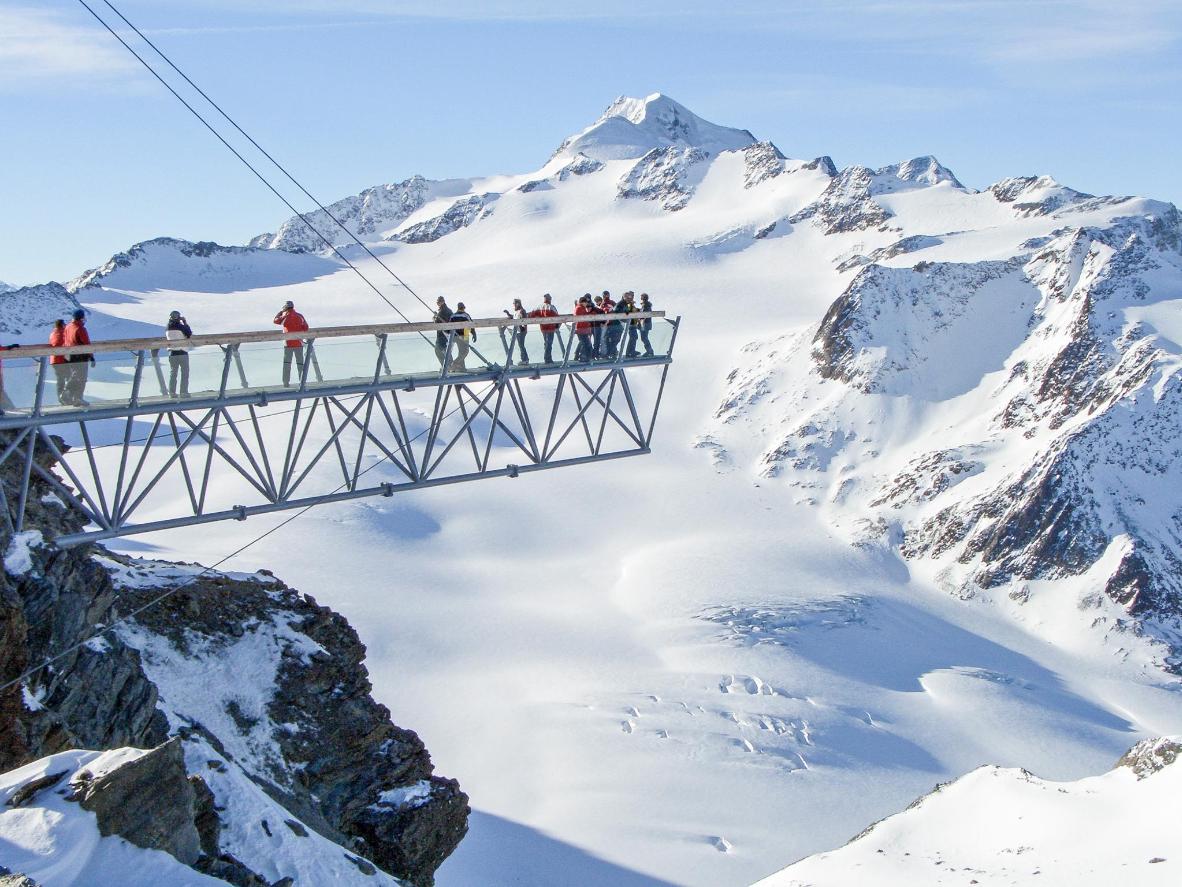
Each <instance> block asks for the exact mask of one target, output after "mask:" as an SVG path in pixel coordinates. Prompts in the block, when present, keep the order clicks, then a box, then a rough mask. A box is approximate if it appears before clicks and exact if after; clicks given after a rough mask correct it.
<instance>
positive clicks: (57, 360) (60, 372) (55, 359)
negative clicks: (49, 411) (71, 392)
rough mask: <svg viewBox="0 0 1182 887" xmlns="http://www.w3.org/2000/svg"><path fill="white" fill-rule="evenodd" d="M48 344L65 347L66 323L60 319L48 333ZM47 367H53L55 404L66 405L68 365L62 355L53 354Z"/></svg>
mask: <svg viewBox="0 0 1182 887" xmlns="http://www.w3.org/2000/svg"><path fill="white" fill-rule="evenodd" d="M49 344H50V346H51V347H53V348H64V347H65V346H66V322H65V321H64V320H62V319H61V318H60V317H59V318H58V319H57V320H55V321H54V322H53V329H51V330H50V331H49ZM49 365H50V366H51V367H53V375H54V381H55V382H56V383H57V402H58V403H60V404H65V403H66V382H67V381H69V378H70V364H69V363H68V362H67V361H66V356H65V355H64V354H55V355H53V356H52V357H50V358H49Z"/></svg>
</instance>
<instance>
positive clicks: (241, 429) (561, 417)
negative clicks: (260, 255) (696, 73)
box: [0, 312, 680, 544]
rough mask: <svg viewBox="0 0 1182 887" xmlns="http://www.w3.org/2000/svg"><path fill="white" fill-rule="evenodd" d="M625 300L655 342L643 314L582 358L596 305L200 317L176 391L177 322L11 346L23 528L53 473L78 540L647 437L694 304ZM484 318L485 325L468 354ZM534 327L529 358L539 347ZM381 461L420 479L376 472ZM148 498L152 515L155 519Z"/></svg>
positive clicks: (11, 426)
mask: <svg viewBox="0 0 1182 887" xmlns="http://www.w3.org/2000/svg"><path fill="white" fill-rule="evenodd" d="M608 317H610V316H608ZM608 317H605V318H603V319H604V322H605V323H606V322H615V323H623V324H626V323H628V322H629V321H643V320H645V319H650V320H651V322H652V330H651V332H649V334H648V338H649V341H650V343H651V345H652V353H651V354H644V353H643V344H642V342H641V341H640V339H639V336H637V340H636V347H637V351H638V354H637V356H635V357H630V356H628V355H627V354H626V353H625V351H626V348H627V345H628V342H629V338H630V337H629V335H628V331H627V329H626V328H625V329H623V330H622V332H623V334H622V336H621V339H620V344H619V351H618V353H617V356H616V357H615V358H614V359H610V360H609V359H603V360H591V361H584V362H578V361H576V360H575V356H576V353H577V346H578V343H577V339H576V336H575V335H574V326H575V324H576V323H586V322H587V318H586V317H577V318H576V317H575V316H573V315H563V316H559V317H551V318H528V319H524V320H516V319H508V318H489V319H477V320H472V321H468V322H462V323H446V324H434V323H418V324H386V325H370V326H354V327H327V328H318V329H311V330H308V331H306V332H302V333H295V334H289V333H285V332H283V331H281V330H267V331H258V332H246V333H230V334H220V335H219V334H214V335H200V336H193V337H192V338H191V339H188V340H185V341H184V343H183V344H184V346H185V347H186V348H188V349H189V352H188V353H189V357H188V363H189V367H190V380H189V396H188V397H182V396H180V395H181V392H180V391H179V385H178V391H177V394H176V396H173V395H171V394H170V393H169V386H168V377H169V372H170V367H169V358H168V352H169V350H170V349H172V348H175V347H177V345H178V343H177V342H169V341H166V340H163V339H128V340H118V341H104V342H95V343H93V344H91V345H89V346H82V347H79V348H73V349H69V348H50V347H48V346H31V347H27V348H21V349H19V350H15V351H7V352H3V358H2V369H3V383H4V393H5V395H6V396H7V398H8V399H9V401H10V403H9V404H8V408H7V409H5V410H4V412H3V413H2V414H0V465H2V464H3V463H4V462H6V461H8V460H10V459H14V458H15V459H21V460H22V462H23V466H22V467H23V471H22V472H20V476H21V477H22V479H23V482H22V483H20V484H11V483H9V482H5V483H4V484H3V485H2V486H0V512H2V513H3V515H2V517H3V519H4V520H5V521H6V522H7V523H9V524H10V525H11V527H12V528H13V529H14V530H20V528H21V526H22V524H23V518H24V510H25V505H26V502H27V497H28V495H29V480H30V478H31V477H32V475H34V474H36V475H38V476H39V477H41V478H42V479H43V480H45V481H46V482H47V483H49V484H50V486H51V487H53V489H54V490H55V492H56V493H57V495H58V497H59V498H60V499H61V500H62V501H63V504H64V505H65V506H66V507H68V508H73V509H75V510H77V511H78V512H80V513H81V514H82V515H84V516H85V518H86V519H87V521H89V523H91V524H93V525H94V527H88V528H87V529H86V530H84V531H82V532H79V533H73V534H69V535H66V536H62V537H59V540H58V541H59V542H60V543H61V544H74V543H76V542H81V541H86V540H93V539H102V538H110V537H113V536H123V535H129V534H132V533H141V532H148V531H151V530H158V529H165V528H169V527H177V526H188V525H192V524H200V523H206V522H209V521H213V520H224V519H237V520H242V519H245V518H246V517H248V516H250V515H252V514H259V513H267V512H271V511H279V510H284V509H288V508H298V507H305V506H307V505H309V504H318V503H320V502H330V501H339V500H343V499H351V498H360V497H363V496H371V495H382V496H389V495H392V494H393V492H396V491H399V490H403V489H410V488H415V487H425V486H434V485H438V484H443V483H457V482H462V481H468V480H475V479H478V478H484V477H500V476H510V477H516V476H518V475H519V474H521V473H525V472H529V471H535V470H539V469H543V468H554V467H561V466H564V465H574V464H582V463H585V462H591V461H598V460H604V459H613V458H620V457H622V456H631V455H642V454H645V453H647V452H649V444H650V442H651V438H652V434H653V431H654V428H655V423H656V416H657V411H658V409H659V407H660V401H661V396H662V394H663V391H664V384H665V379H666V375H667V373H668V369H669V366H670V364H671V363H672V355H673V346H674V344H675V342H676V337H677V330H678V327H679V324H680V320H679V319H670V318H666V317H665V315H664V313H663V312H651V313H634V314H631V315H629V316H628V321H623V320H622V318H621V319H616V320H608ZM542 325H546V326H551V325H552V326H555V327H556V328H557V329H556V331H555V336H554V341H553V346H552V349H553V353H552V355H551V356H552V358H553V359H552V360H551V361H548V362H539V361H538V358H541V357H542V356H543V337H542V334H541V331H540V330H539V329H538V328H539V327H540V326H542ZM464 329H468V330H473V329H474V330H476V332H477V337H476V338H475V340H471V339H469V340H468V344H469V345H470V346H471V348H470V351H468V353H467V355H466V356H465V358H464V360H463V362H462V364H461V363H460V362H459V356H460V352H461V351H462V350H463V349H462V347H461V339H460V337H461V332H462V331H463V330H464ZM521 329H525V330H526V333H525V334H524V342H525V345H526V348H527V351H528V352H529V356H530V358H531V360H530V362H528V363H521V362H519V358H520V351H519V337H520V336H521V333H520V330H521ZM439 334H442V335H443V337H444V341H443V342H442V343H440V342H439V341H438V336H439ZM288 339H293V340H294V339H299V340H301V342H302V343H303V345H302V347H301V348H300V349H299V350H300V352H301V353H302V356H303V371H302V372H299V371H297V365H298V364H297V361H295V360H292V361H291V364H292V365H291V377H290V379H289V382H288V384H286V385H285V384H284V382H283V377H282V373H283V362H284V352H285V350H286V349H285V347H284V341H285V340H288ZM81 353H86V354H93V355H94V357H95V360H96V364H95V366H94V367H92V368H90V370H89V377H88V380H87V385H86V388H85V395H84V396H85V399H86V401H87V402H88V403H87V404H86V405H84V406H77V405H69V404H62V403H60V402H59V400H58V396H57V386H56V371H55V369H54V367H53V366H52V365H51V363H50V358H51V357H52V356H54V355H62V356H66V357H67V358H68V357H69V356H72V355H74V354H81ZM178 381H179V380H178ZM523 382H524V383H525V385H523V384H522V383H523ZM281 404H282V406H280V405H281ZM269 405H273V406H271V409H270V411H267V410H266V408H267V407H268V406H269ZM277 417H283V418H277ZM51 432H53V433H51ZM63 439H65V440H67V442H68V443H69V445H70V450H69V452H68V454H67V452H66V450H65V448H64V447H62V446H61V441H62V440H63ZM38 452H40V453H42V454H43V457H42V458H40V459H39V458H38V457H37V453H38ZM48 461H53V462H56V463H57V465H58V470H59V471H61V473H62V474H64V476H65V479H66V481H67V483H65V484H63V483H62V482H61V481H60V480H59V479H58V478H57V477H56V476H55V475H54V474H53V473H52V472H50V471H49V470H48V469H47V468H46V467H44V466H43V464H42V463H43V462H48ZM378 463H386V464H387V465H388V466H390V467H392V468H393V470H394V471H395V472H396V473H398V474H399V475H400V479H399V480H398V481H397V482H385V483H381V484H374V485H370V486H366V485H365V484H363V483H362V479H363V477H364V476H365V475H367V473H368V472H369V471H370V470H371V469H373V468H374V467H376V465H377V464H378ZM325 466H328V467H329V468H330V469H331V470H330V471H325V470H324V468H325ZM318 468H319V469H320V470H318V471H316V470H314V469H318ZM227 497H229V498H227ZM144 513H151V515H152V519H150V520H140V519H139V515H141V514H144Z"/></svg>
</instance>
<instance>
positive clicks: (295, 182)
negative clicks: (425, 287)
mask: <svg viewBox="0 0 1182 887" xmlns="http://www.w3.org/2000/svg"><path fill="white" fill-rule="evenodd" d="M103 3H105V4H106V5H107V6H108V7H109V8H110V10H111V11H112V12H114V13H115V15H117V16H119V18H121V19H123V22H124V24H126V25H127V26H128V27H129V28H131V29H132V30H133V31H135V32H136V34H138V35H139V37H140V39H141V40H143V41H144V42H145V43H147V44H148V45H149V46H150V47H152V49H153V51H154V52H155V53H156V55H158V56H160V58H162V59H164V61H165V62H166V63H167V64H168V66H169V67H170V68H172V69H173V70H174V71H176V72H177V74H179V75H180V76H181V77H182V78H184V81H185V82H186V83H188V84H189V86H191V87H193V89H194V90H196V91H197V94H198V95H200V96H201V97H202V98H203V99H205V101H207V102H209V104H210V105H211V106H213V108H214V109H215V110H216V111H217V112H218V113H219V114H221V115H222V117H224V118H225V119H226V122H228V123H229V124H230V125H231V126H232V127H234V129H236V130H238V132H239V134H241V135H242V137H243V138H245V139H246V140H247V141H248V142H250V143H251V144H252V145H254V147H255V148H256V149H257V150H258V152H259V153H260V154H262V155H263V156H264V157H266V158H267V159H268V160H269V161H271V163H272V164H274V166H275V168H276V169H278V170H279V171H280V172H281V173H283V174H284V175H285V176H287V179H288V181H290V182H291V183H292V184H293V185H295V186H296V187H297V188H299V189H300V191H302V192H303V194H304V196H305V197H307V198H308V199H309V200H311V201H312V202H313V203H315V204H316V205H317V206H318V207H320V210H321V212H323V213H324V214H325V215H326V216H328V217H329V218H330V219H332V221H333V222H334V223H335V224H336V226H337V227H338V228H340V229H341V230H342V231H344V232H345V233H346V234H347V235H349V237H350V238H351V239H352V240H353V242H354V243H356V244H357V245H358V246H359V247H361V248H362V249H363V250H365V251H366V253H368V254H369V257H370V258H371V259H373V260H374V261H375V262H377V263H378V264H379V265H381V266H382V268H384V269H385V270H386V272H387V273H388V274H389V275H390V276H391V277H393V278H394V279H395V280H396V281H398V283H399V285H400V286H401V287H402V288H403V289H405V290H406V291H407V292H408V293H410V294H411V295H412V296H414V297H415V299H417V300H418V302H419V304H420V305H422V306H423V307H424V308H426V309H427V310H428V311H432V313H434V312H433V309H432V308H431V306H430V305H428V304H427V303H426V302H424V301H423V300H422V298H420V297H419V294H418V293H416V292H415V291H414V290H413V289H412V288H411V286H410V284H408V283H407V282H406V281H405V280H403V279H402V278H401V277H399V276H398V275H397V274H396V273H395V272H394V269H392V268H391V267H390V266H388V265H387V264H386V263H385V262H383V261H382V260H381V259H380V258H379V257H378V256H377V254H375V253H374V251H373V250H371V249H370V248H369V247H368V246H367V245H366V244H365V243H363V242H362V241H361V240H360V238H358V237H357V235H356V234H354V233H353V232H352V231H350V230H349V229H348V228H347V227H345V223H344V222H342V221H341V220H340V219H338V218H337V217H336V216H335V215H333V214H332V212H330V211H329V209H328V207H327V206H325V205H324V204H323V203H321V202H320V201H319V200H317V199H316V197H315V196H313V195H312V193H311V192H310V191H308V189H307V188H305V187H304V186H303V185H302V184H301V183H300V182H299V180H297V179H296V177H295V176H293V175H292V174H291V173H290V172H288V171H287V168H286V167H285V166H284V165H283V164H281V163H280V162H279V161H278V160H276V159H275V158H274V157H272V156H271V154H270V153H269V152H268V151H267V150H266V149H265V148H263V146H262V145H260V144H259V143H258V142H256V141H255V140H254V138H253V137H252V136H251V135H250V134H249V133H248V132H246V130H244V129H243V128H242V127H241V126H239V125H238V122H237V121H236V120H234V118H233V117H231V116H230V115H229V114H227V113H226V112H225V111H224V110H223V109H222V106H221V105H219V104H218V103H217V102H215V101H214V100H213V99H211V98H210V97H209V95H208V94H207V93H206V92H205V90H203V89H202V88H201V87H200V86H198V85H197V84H196V83H194V82H193V81H192V80H191V79H190V78H189V75H188V74H186V73H185V72H184V71H182V70H181V69H180V68H178V67H177V66H176V64H175V63H174V62H173V60H172V59H171V58H169V57H168V56H167V55H165V54H164V51H163V50H161V49H160V47H158V46H157V45H156V44H155V43H153V42H152V41H151V40H150V39H148V37H147V35H145V34H144V32H143V31H141V30H140V29H139V28H137V27H136V26H135V25H134V24H133V23H132V22H131V21H130V20H129V19H128V18H127V16H125V15H124V14H123V13H122V12H120V11H119V10H118V9H117V8H116V7H115V4H113V3H111V2H110V0H103ZM83 5H85V4H83ZM301 218H303V217H302V216H301ZM304 221H305V222H307V219H304ZM309 227H310V226H309Z"/></svg>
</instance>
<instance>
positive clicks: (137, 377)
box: [115, 348, 144, 499]
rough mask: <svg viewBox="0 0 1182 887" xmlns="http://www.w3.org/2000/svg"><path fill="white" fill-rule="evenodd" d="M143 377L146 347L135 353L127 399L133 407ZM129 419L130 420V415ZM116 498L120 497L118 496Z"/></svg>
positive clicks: (137, 398) (138, 398) (137, 403)
mask: <svg viewBox="0 0 1182 887" xmlns="http://www.w3.org/2000/svg"><path fill="white" fill-rule="evenodd" d="M143 378H144V349H143V348H141V349H139V350H138V351H137V352H136V353H135V374H134V375H133V376H132V377H131V397H129V398H128V399H127V403H128V405H130V406H131V407H138V406H139V405H140V381H141V380H142V379H143ZM128 421H130V417H129V419H128ZM115 498H116V499H118V496H116V497H115Z"/></svg>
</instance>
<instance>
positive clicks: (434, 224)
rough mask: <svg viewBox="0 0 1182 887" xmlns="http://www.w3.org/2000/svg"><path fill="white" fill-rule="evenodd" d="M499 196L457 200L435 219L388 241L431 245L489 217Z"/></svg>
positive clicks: (481, 195) (480, 196)
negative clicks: (478, 220)
mask: <svg viewBox="0 0 1182 887" xmlns="http://www.w3.org/2000/svg"><path fill="white" fill-rule="evenodd" d="M499 196H500V195H498V194H474V195H472V196H471V197H465V198H463V199H462V200H457V201H456V202H455V203H453V204H452V205H451V206H449V207H448V208H447V209H446V210H445V211H444V212H442V213H440V214H439V215H437V216H436V217H435V218H433V219H428V220H427V221H425V222H419V223H418V224H417V225H411V226H410V227H409V228H407V229H406V230H405V231H400V232H398V233H397V234H394V235H391V237H390V239H391V240H400V241H402V242H403V243H433V242H434V241H436V240H438V239H439V238H440V237H446V236H447V235H448V234H452V233H454V232H456V231H459V230H460V229H461V228H467V227H468V226H469V225H471V224H472V223H473V222H475V221H476V220H477V219H483V218H484V217H485V216H489V215H491V214H492V211H493V206H492V204H493V201H495V200H496V199H497V198H498V197H499Z"/></svg>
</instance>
